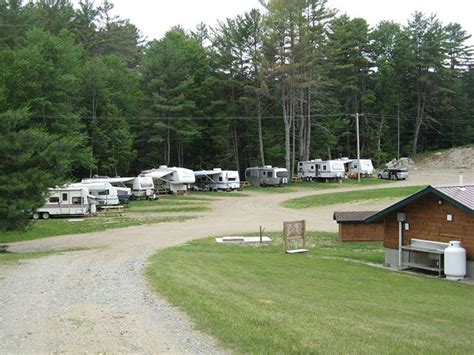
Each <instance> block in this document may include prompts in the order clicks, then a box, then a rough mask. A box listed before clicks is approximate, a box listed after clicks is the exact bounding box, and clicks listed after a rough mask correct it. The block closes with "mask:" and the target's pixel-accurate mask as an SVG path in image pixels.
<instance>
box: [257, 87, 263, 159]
mask: <svg viewBox="0 0 474 355" xmlns="http://www.w3.org/2000/svg"><path fill="white" fill-rule="evenodd" d="M257 125H258V144H259V148H260V163H261V164H262V166H264V165H265V154H264V151H263V131H262V107H261V102H260V95H259V94H257Z"/></svg>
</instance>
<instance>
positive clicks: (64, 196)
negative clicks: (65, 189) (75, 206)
mask: <svg viewBox="0 0 474 355" xmlns="http://www.w3.org/2000/svg"><path fill="white" fill-rule="evenodd" d="M63 201H67V193H64V194H63Z"/></svg>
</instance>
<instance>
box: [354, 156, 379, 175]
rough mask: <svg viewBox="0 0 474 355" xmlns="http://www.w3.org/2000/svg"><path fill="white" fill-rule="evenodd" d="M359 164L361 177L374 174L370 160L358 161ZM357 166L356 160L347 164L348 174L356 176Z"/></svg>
mask: <svg viewBox="0 0 474 355" xmlns="http://www.w3.org/2000/svg"><path fill="white" fill-rule="evenodd" d="M359 162H360V175H361V176H372V174H373V173H374V165H373V164H372V160H370V159H359ZM357 171H358V164H357V159H352V160H351V162H350V163H349V172H350V173H352V174H357Z"/></svg>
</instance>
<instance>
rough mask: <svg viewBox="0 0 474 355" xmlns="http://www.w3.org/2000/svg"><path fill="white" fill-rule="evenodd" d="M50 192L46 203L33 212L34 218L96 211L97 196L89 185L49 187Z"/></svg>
mask: <svg viewBox="0 0 474 355" xmlns="http://www.w3.org/2000/svg"><path fill="white" fill-rule="evenodd" d="M48 192H49V193H48V197H47V198H46V203H45V205H44V206H43V207H41V208H38V209H37V210H36V211H34V212H33V214H32V217H33V219H40V218H43V219H48V218H49V217H50V216H86V215H89V214H91V213H92V214H93V213H95V198H94V196H92V195H91V194H90V193H89V189H88V188H87V187H69V186H66V187H57V188H51V189H48Z"/></svg>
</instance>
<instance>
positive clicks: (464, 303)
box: [147, 233, 474, 354]
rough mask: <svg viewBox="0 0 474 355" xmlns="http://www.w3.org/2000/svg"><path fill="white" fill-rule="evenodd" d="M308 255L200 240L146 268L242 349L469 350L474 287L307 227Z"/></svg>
mask: <svg viewBox="0 0 474 355" xmlns="http://www.w3.org/2000/svg"><path fill="white" fill-rule="evenodd" d="M310 237H311V238H310V244H311V245H312V250H311V251H310V253H309V255H308V256H301V255H291V256H290V255H285V254H283V253H282V251H281V244H278V245H274V246H266V247H249V246H238V245H224V246H223V245H216V244H214V242H213V240H209V239H208V240H201V241H195V242H192V243H189V244H187V245H184V246H180V247H175V248H171V249H166V250H162V251H160V252H158V253H157V254H156V255H154V256H153V257H152V258H151V259H150V261H151V263H150V265H149V267H148V269H147V276H148V278H149V280H150V282H151V284H152V286H153V287H154V288H155V290H156V291H158V292H159V293H160V294H162V295H164V296H165V297H166V298H167V299H169V301H170V302H172V303H173V304H174V305H177V306H178V307H179V308H180V309H182V310H184V311H185V312H187V313H188V314H189V315H190V316H191V318H192V319H193V320H194V321H195V324H196V327H197V328H199V329H201V330H203V331H205V332H207V333H209V334H211V335H213V336H215V337H216V338H217V339H218V340H219V342H220V344H221V345H222V346H224V347H228V348H231V349H233V350H235V351H237V352H243V353H262V354H271V353H279V354H285V353H294V354H296V353H371V354H380V353H387V354H400V353H427V354H428V353H472V346H473V340H472V334H474V322H472V319H473V317H474V287H472V286H468V285H463V284H457V283H453V282H448V281H446V280H442V279H437V278H430V277H425V276H413V275H411V274H405V273H398V272H392V271H388V270H384V269H381V268H376V267H372V266H369V265H366V264H364V262H381V261H382V259H383V255H382V246H381V244H380V243H365V244H341V243H339V242H337V241H336V235H335V234H329V233H323V234H320V233H314V234H311V235H310Z"/></svg>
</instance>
